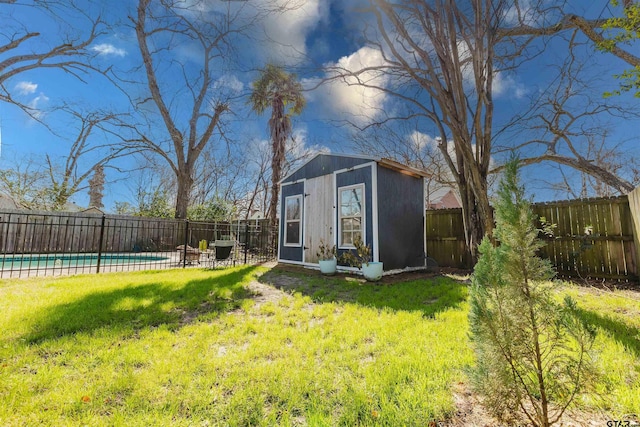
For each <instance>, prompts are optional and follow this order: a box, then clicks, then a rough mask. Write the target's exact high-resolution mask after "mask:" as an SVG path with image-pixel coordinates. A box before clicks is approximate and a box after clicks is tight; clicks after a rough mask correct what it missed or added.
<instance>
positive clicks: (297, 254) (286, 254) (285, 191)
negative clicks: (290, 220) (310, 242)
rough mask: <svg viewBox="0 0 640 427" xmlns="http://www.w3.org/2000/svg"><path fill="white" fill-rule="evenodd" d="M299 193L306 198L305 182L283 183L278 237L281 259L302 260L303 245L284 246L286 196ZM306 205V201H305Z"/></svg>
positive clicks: (302, 238)
mask: <svg viewBox="0 0 640 427" xmlns="http://www.w3.org/2000/svg"><path fill="white" fill-rule="evenodd" d="M297 194H302V195H303V200H304V182H299V183H296V184H290V185H283V186H282V187H281V191H280V238H279V239H278V242H279V243H278V244H279V245H280V259H282V260H289V261H299V262H302V250H303V249H302V246H301V247H299V248H298V247H291V246H284V223H285V221H284V217H285V214H284V208H285V203H284V200H285V198H286V197H289V196H295V195H297ZM303 206H304V203H303ZM304 215H305V212H304V209H303V210H302V219H303V224H304ZM301 241H302V242H304V226H303V227H302V236H301Z"/></svg>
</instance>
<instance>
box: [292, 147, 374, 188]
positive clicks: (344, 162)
mask: <svg viewBox="0 0 640 427" xmlns="http://www.w3.org/2000/svg"><path fill="white" fill-rule="evenodd" d="M369 162H371V160H367V159H358V158H352V157H342V156H335V155H330V154H320V155H318V156H316V157H315V158H314V159H312V160H311V161H310V162H309V163H307V164H306V165H304V166H302V168H300V169H299V170H298V171H296V172H294V173H293V174H292V175H291V176H289V177H287V178H286V179H285V180H284V181H283V183H285V182H295V181H297V180H299V179H311V178H316V177H319V176H322V175H328V174H331V173H333V172H335V171H339V170H342V169H349V168H352V167H354V166H357V165H361V164H363V163H369Z"/></svg>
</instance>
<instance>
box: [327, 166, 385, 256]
mask: <svg viewBox="0 0 640 427" xmlns="http://www.w3.org/2000/svg"><path fill="white" fill-rule="evenodd" d="M374 167H375V165H374ZM371 175H372V174H371V168H370V167H363V168H358V169H354V170H351V171H345V172H341V173H339V174H337V175H336V192H335V194H336V196H335V197H336V206H337V200H338V199H337V197H338V189H339V188H340V187H346V186H349V185H355V184H362V183H364V202H365V230H366V236H365V237H366V240H367V241H366V244H368V245H370V246H371V249H372V251H373V252H375V251H376V250H377V248H374V247H373V215H372V214H373V197H372V191H371V190H372V187H373V184H372V176H371ZM337 209H338V211H339V210H340V206H337ZM336 217H337V218H336V221H339V220H340V219H339V218H338V217H339V215H337V216H336ZM334 226H335V229H336V230H339V228H338V224H337V223H336V224H335V225H334ZM337 238H338V240H337V241H338V245H339V242H340V236H337ZM338 245H337V246H338ZM344 252H345V251H344V250H338V256H340V255H341V254H342V253H344Z"/></svg>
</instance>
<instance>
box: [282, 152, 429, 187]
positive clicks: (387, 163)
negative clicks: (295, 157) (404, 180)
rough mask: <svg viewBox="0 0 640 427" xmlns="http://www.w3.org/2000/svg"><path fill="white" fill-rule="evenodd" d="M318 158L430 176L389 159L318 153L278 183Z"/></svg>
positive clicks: (419, 176)
mask: <svg viewBox="0 0 640 427" xmlns="http://www.w3.org/2000/svg"><path fill="white" fill-rule="evenodd" d="M320 156H329V157H336V158H344V159H354V160H365V161H370V162H376V163H378V164H379V165H380V166H382V167H386V168H389V169H392V170H395V171H397V172H400V173H404V174H406V175H411V176H415V177H418V178H426V177H428V176H430V175H429V174H428V173H426V172H425V171H422V170H420V169H416V168H413V167H411V166H407V165H404V164H402V163H399V162H396V161H395V160H391V159H387V158H380V157H372V156H363V155H357V154H334V153H322V152H321V153H318V154H316V155H315V156H313V157H312V158H311V159H309V160H307V161H306V162H305V163H303V164H302V165H301V166H300V167H298V168H297V169H295V170H294V171H292V172H291V173H289V174H288V175H287V176H286V177H284V178H282V179H281V180H280V183H281V184H282V183H283V182H285V181H287V180H289V179H290V178H291V177H292V176H294V175H295V174H297V173H298V172H299V171H300V170H302V169H303V168H305V167H306V166H307V165H308V164H309V163H311V162H313V161H314V160H316V159H317V158H318V157H320Z"/></svg>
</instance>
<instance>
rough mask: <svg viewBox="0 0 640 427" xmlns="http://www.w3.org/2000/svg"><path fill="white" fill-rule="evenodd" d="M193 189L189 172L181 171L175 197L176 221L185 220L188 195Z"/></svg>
mask: <svg viewBox="0 0 640 427" xmlns="http://www.w3.org/2000/svg"><path fill="white" fill-rule="evenodd" d="M191 187H193V177H192V174H191V170H188V171H183V172H182V173H180V174H179V175H178V194H177V195H176V213H175V217H176V218H178V219H186V218H187V208H188V207H189V194H191Z"/></svg>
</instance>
